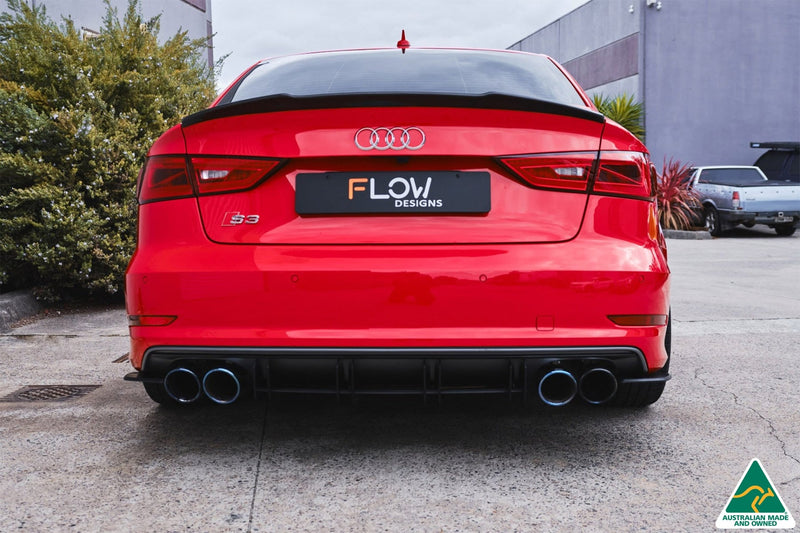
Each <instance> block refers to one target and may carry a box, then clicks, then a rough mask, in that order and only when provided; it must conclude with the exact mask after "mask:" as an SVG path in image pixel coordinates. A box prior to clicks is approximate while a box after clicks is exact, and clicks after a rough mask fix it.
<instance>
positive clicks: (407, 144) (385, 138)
mask: <svg viewBox="0 0 800 533" xmlns="http://www.w3.org/2000/svg"><path fill="white" fill-rule="evenodd" d="M355 143H356V146H357V147H358V149H359V150H380V151H383V150H389V149H390V148H391V149H392V150H403V149H405V150H419V149H420V148H422V145H424V144H425V132H423V131H422V130H421V129H419V128H417V127H412V128H400V127H394V128H361V129H360V130H358V131H357V132H356V136H355Z"/></svg>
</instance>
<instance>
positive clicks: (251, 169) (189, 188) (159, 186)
mask: <svg viewBox="0 0 800 533" xmlns="http://www.w3.org/2000/svg"><path fill="white" fill-rule="evenodd" d="M280 164H281V161H280V160H277V159H260V158H259V159H256V158H235V157H190V158H186V157H184V156H169V155H165V156H153V157H150V158H148V159H147V162H146V163H145V166H144V169H143V171H142V174H141V178H140V180H139V203H140V204H145V203H148V202H156V201H161V200H172V199H176V198H188V197H191V196H194V195H195V193H197V194H198V195H201V196H202V195H205V194H219V193H228V192H236V191H243V190H247V189H250V188H252V187H255V186H257V185H258V184H259V183H261V181H262V180H264V179H266V178H267V177H268V176H269V175H270V174H272V172H274V171H275V170H276V169H277V168H278V167H279V166H280Z"/></svg>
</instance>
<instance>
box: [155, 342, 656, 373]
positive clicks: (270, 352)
mask: <svg viewBox="0 0 800 533" xmlns="http://www.w3.org/2000/svg"><path fill="white" fill-rule="evenodd" d="M154 354H158V355H174V356H179V357H186V356H191V357H194V358H210V359H213V358H218V357H268V358H269V357H278V358H280V357H290V358H311V359H317V358H327V357H331V358H336V357H345V358H348V359H359V358H376V357H377V358H386V359H392V358H401V359H425V358H435V359H486V358H498V359H499V358H508V357H514V358H518V357H522V358H547V357H556V358H568V359H573V358H574V359H583V358H587V357H614V356H616V357H619V356H633V357H635V358H636V359H637V360H638V361H639V364H640V366H641V370H642V372H644V373H646V372H647V361H646V360H645V357H644V354H643V353H642V351H641V350H639V349H638V348H635V347H632V346H581V347H562V346H556V347H538V346H537V347H494V346H492V347H488V346H487V347H442V348H385V347H376V348H362V347H358V348H299V347H253V346H242V347H233V346H152V347H150V348H148V349H147V350H146V351H145V353H144V356H143V358H142V368H143V369H144V368H146V367H147V362H148V359H149V358H150V356H152V355H154Z"/></svg>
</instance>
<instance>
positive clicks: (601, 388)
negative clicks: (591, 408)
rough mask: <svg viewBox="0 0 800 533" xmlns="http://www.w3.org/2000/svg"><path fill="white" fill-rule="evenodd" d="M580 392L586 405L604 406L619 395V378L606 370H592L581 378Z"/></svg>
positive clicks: (579, 383)
mask: <svg viewBox="0 0 800 533" xmlns="http://www.w3.org/2000/svg"><path fill="white" fill-rule="evenodd" d="M578 392H579V394H580V395H581V398H583V400H584V401H585V402H586V403H590V404H592V405H600V404H604V403H606V402H608V401H609V400H611V398H613V397H614V395H615V394H616V393H617V378H616V376H615V375H614V374H613V372H611V371H610V370H608V369H606V368H601V367H597V368H592V369H590V370H587V371H586V372H584V373H583V375H582V376H581V379H580V381H579V382H578Z"/></svg>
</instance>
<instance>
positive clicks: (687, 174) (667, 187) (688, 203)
mask: <svg viewBox="0 0 800 533" xmlns="http://www.w3.org/2000/svg"><path fill="white" fill-rule="evenodd" d="M690 185H691V165H688V164H683V163H681V162H680V161H674V160H672V159H670V160H669V161H667V160H666V158H665V159H664V165H663V166H662V168H661V174H660V175H659V176H658V191H657V194H656V196H657V199H658V212H659V219H660V221H661V227H663V228H666V229H688V228H689V227H691V226H692V221H693V219H694V218H695V217H694V213H695V209H696V208H697V207H698V206H699V205H700V201H699V197H698V195H697V191H695V190H694V189H692V188H691V186H690Z"/></svg>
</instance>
